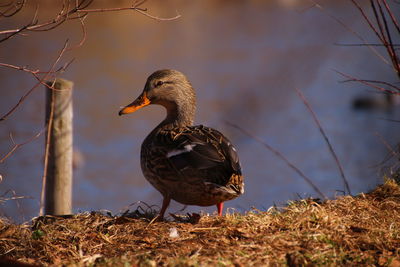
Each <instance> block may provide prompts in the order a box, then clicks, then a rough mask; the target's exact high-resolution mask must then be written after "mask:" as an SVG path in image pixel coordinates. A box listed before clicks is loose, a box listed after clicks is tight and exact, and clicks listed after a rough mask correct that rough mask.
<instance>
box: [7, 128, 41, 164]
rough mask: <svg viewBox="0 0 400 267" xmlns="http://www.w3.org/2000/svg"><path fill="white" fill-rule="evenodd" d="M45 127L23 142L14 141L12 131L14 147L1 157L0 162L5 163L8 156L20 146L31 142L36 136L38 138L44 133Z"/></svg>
mask: <svg viewBox="0 0 400 267" xmlns="http://www.w3.org/2000/svg"><path fill="white" fill-rule="evenodd" d="M43 131H44V129H42V130H41V131H40V132H38V133H37V134H35V135H34V136H32V137H31V138H29V139H27V140H25V141H24V142H22V143H16V142H15V141H14V138H13V136H12V133H10V140H11V142H12V144H13V147H12V148H11V150H10V151H8V153H7V154H5V155H4V156H3V157H2V158H1V159H0V164H1V163H3V162H4V161H5V160H6V159H7V158H8V157H10V156H11V155H12V154H13V153H14V152H15V151H16V150H17V149H18V148H20V147H21V146H24V145H26V144H28V143H30V142H32V141H33V140H35V139H36V138H38V137H39V136H40V135H41V134H42V133H43Z"/></svg>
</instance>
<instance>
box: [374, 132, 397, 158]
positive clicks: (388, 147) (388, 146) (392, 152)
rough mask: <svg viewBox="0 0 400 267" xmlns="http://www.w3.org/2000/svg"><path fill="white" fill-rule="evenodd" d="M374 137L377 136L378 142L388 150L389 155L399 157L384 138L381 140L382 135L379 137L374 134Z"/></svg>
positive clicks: (376, 133) (377, 134)
mask: <svg viewBox="0 0 400 267" xmlns="http://www.w3.org/2000/svg"><path fill="white" fill-rule="evenodd" d="M374 134H375V136H377V137H378V138H379V140H380V141H381V142H382V143H383V144H384V145H385V147H386V148H387V149H388V150H389V152H390V154H392V156H393V157H397V156H398V155H399V153H398V152H396V151H395V150H394V149H393V148H392V146H391V145H389V143H388V142H387V141H386V140H385V138H383V136H382V135H380V134H379V133H378V132H375V133H374Z"/></svg>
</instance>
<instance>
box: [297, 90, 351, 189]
mask: <svg viewBox="0 0 400 267" xmlns="http://www.w3.org/2000/svg"><path fill="white" fill-rule="evenodd" d="M295 89H296V93H297V95H298V96H299V97H300V98H301V100H302V101H303V103H304V105H305V106H306V107H307V109H308V111H309V112H310V113H311V116H312V117H313V119H314V122H315V123H316V124H317V126H318V129H319V131H320V133H321V135H322V136H323V137H324V140H325V142H326V144H327V145H328V148H329V151H330V152H331V155H332V157H333V158H334V159H335V162H336V165H337V167H338V169H339V172H340V175H341V177H342V180H343V183H344V185H345V188H346V190H347V192H348V193H349V194H350V195H351V190H350V186H349V183H348V182H347V179H346V176H345V175H344V171H343V167H342V164H341V163H340V161H339V158H338V156H337V155H336V153H335V150H334V149H333V146H332V144H331V142H330V141H329V138H328V136H327V135H326V133H325V131H324V129H323V128H322V125H321V123H320V121H319V120H318V118H317V115H316V114H315V112H314V110H313V109H312V107H311V105H310V103H309V102H308V101H307V99H306V98H305V96H304V94H303V93H302V92H301V90H300V89H299V88H295Z"/></svg>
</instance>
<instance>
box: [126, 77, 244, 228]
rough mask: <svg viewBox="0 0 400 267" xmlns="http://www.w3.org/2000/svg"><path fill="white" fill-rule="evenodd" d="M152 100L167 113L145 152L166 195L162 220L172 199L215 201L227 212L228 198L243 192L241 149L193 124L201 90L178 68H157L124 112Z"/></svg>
mask: <svg viewBox="0 0 400 267" xmlns="http://www.w3.org/2000/svg"><path fill="white" fill-rule="evenodd" d="M149 105H161V106H163V107H164V108H165V109H166V113H167V115H166V117H165V119H164V120H163V121H162V122H161V123H160V124H158V126H157V127H155V128H154V130H152V131H151V132H150V134H149V135H148V136H147V137H146V138H145V139H144V141H143V143H142V145H141V151H140V165H141V169H142V172H143V175H144V177H145V178H146V180H147V181H148V182H149V183H150V184H151V185H152V186H153V187H154V188H155V189H156V190H158V191H159V192H160V193H161V195H162V196H163V201H162V206H161V209H160V211H159V214H158V216H157V218H158V220H161V221H162V220H163V218H164V214H165V211H166V210H167V208H168V206H169V204H170V201H171V200H174V201H177V202H179V203H181V204H184V205H197V206H212V205H216V207H217V211H218V215H219V216H222V213H223V205H224V202H226V201H228V200H232V199H234V198H237V197H238V196H240V195H242V194H243V193H244V178H243V175H242V170H241V165H240V162H239V156H238V153H237V150H236V148H235V147H234V146H233V145H232V143H231V141H229V139H228V138H227V137H225V136H224V135H223V134H222V133H221V132H219V131H217V130H215V129H213V128H210V127H206V126H203V125H194V117H195V111H196V93H195V90H194V89H193V87H192V84H191V83H190V82H189V80H188V79H187V77H186V76H185V75H184V74H183V73H181V72H179V71H177V70H172V69H163V70H158V71H155V72H154V73H152V74H151V75H150V76H149V77H148V78H147V81H146V84H145V86H144V89H143V91H142V93H141V94H140V95H139V96H138V97H137V98H136V99H135V100H134V101H133V102H132V103H131V104H129V105H127V106H125V107H123V108H122V109H121V110H120V111H119V115H120V116H121V115H125V114H129V113H133V112H135V111H137V110H138V109H141V108H143V107H146V106H149Z"/></svg>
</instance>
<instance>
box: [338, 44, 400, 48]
mask: <svg viewBox="0 0 400 267" xmlns="http://www.w3.org/2000/svg"><path fill="white" fill-rule="evenodd" d="M334 45H337V46H385V45H383V44H341V43H334ZM393 46H396V47H397V46H400V44H393Z"/></svg>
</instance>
